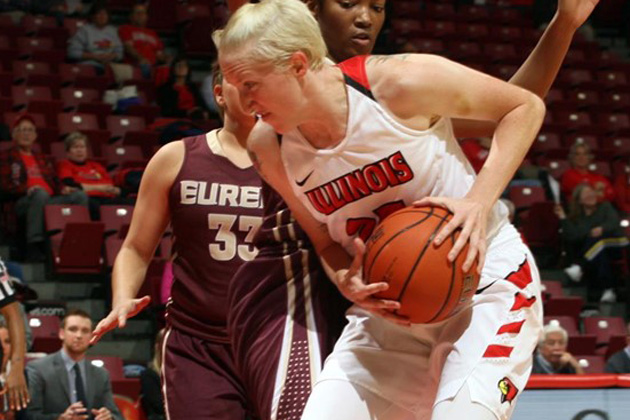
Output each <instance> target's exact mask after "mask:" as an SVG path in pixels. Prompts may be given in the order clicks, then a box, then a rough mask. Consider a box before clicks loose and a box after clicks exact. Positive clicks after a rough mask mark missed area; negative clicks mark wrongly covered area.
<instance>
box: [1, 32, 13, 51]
mask: <svg viewBox="0 0 630 420" xmlns="http://www.w3.org/2000/svg"><path fill="white" fill-rule="evenodd" d="M9 48H11V41H10V40H9V37H7V36H4V35H0V50H6V49H9Z"/></svg>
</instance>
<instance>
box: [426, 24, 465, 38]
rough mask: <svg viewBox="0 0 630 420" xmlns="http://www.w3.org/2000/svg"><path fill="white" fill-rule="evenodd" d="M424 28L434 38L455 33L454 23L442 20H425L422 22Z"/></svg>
mask: <svg viewBox="0 0 630 420" xmlns="http://www.w3.org/2000/svg"><path fill="white" fill-rule="evenodd" d="M424 29H425V30H426V31H427V33H428V34H430V36H431V37H434V38H444V37H449V36H453V35H454V34H456V33H457V28H456V27H455V24H454V23H453V22H450V21H443V20H427V21H425V22H424Z"/></svg>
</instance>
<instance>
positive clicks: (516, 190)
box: [508, 185, 546, 211]
mask: <svg viewBox="0 0 630 420" xmlns="http://www.w3.org/2000/svg"><path fill="white" fill-rule="evenodd" d="M508 194H509V198H510V201H512V202H513V203H514V206H515V207H516V210H517V211H518V210H520V209H525V208H529V207H531V206H532V204H534V203H540V202H543V201H545V200H546V197H545V190H544V188H543V187H540V186H522V185H513V186H510V187H509V192H508Z"/></svg>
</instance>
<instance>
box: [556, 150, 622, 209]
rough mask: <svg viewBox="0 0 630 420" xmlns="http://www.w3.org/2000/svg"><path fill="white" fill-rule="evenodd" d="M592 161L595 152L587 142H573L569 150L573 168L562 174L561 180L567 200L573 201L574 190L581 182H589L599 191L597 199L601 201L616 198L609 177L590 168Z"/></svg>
mask: <svg viewBox="0 0 630 420" xmlns="http://www.w3.org/2000/svg"><path fill="white" fill-rule="evenodd" d="M592 161H593V154H592V153H591V149H590V147H589V146H588V145H587V144H586V143H578V142H575V143H573V146H571V150H570V151H569V162H570V163H571V168H570V169H567V170H566V172H565V173H564V174H562V180H561V181H560V184H561V188H562V193H563V194H564V197H565V199H566V200H567V202H570V201H571V198H572V196H573V190H574V189H575V187H577V186H578V185H580V184H589V185H590V186H591V187H593V188H594V189H595V191H596V193H597V200H598V201H600V202H601V201H613V200H614V198H615V191H614V190H613V187H612V184H611V183H610V181H609V180H608V178H606V177H605V176H603V175H600V174H598V173H595V172H593V171H591V170H590V169H589V166H590V165H591V162H592Z"/></svg>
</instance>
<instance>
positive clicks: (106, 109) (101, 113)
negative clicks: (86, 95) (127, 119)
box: [77, 101, 114, 130]
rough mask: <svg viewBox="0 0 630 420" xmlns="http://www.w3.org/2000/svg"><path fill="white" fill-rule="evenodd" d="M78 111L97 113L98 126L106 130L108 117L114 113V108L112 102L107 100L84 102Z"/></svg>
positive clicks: (78, 107)
mask: <svg viewBox="0 0 630 420" xmlns="http://www.w3.org/2000/svg"><path fill="white" fill-rule="evenodd" d="M77 112H79V113H81V114H92V115H96V120H97V121H98V126H99V128H100V129H102V130H105V129H106V128H107V118H109V116H110V115H111V114H112V112H114V111H113V109H112V106H111V105H110V104H106V103H105V102H99V101H95V102H83V103H81V104H79V105H78V106H77Z"/></svg>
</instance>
